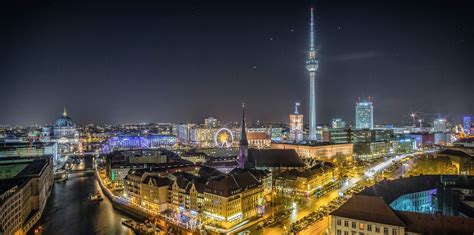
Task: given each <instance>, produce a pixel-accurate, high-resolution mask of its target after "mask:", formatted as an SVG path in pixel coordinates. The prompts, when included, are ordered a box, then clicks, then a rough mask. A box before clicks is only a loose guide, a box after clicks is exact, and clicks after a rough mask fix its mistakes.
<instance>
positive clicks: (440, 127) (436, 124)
mask: <svg viewBox="0 0 474 235" xmlns="http://www.w3.org/2000/svg"><path fill="white" fill-rule="evenodd" d="M433 132H443V133H444V132H446V119H443V118H439V119H436V120H434V121H433Z"/></svg>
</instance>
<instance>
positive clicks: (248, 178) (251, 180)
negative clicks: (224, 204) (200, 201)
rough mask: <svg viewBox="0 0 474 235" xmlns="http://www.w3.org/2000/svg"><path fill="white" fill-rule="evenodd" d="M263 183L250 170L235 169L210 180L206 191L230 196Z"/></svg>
mask: <svg viewBox="0 0 474 235" xmlns="http://www.w3.org/2000/svg"><path fill="white" fill-rule="evenodd" d="M261 185H262V183H261V182H260V181H259V180H258V179H257V178H256V177H255V176H254V175H253V174H252V173H251V172H250V171H248V170H244V171H234V172H233V173H230V174H227V175H224V176H221V177H216V178H213V179H211V180H209V181H208V183H207V184H206V189H205V191H206V192H208V193H213V194H217V195H220V196H223V197H229V196H232V195H235V194H237V193H240V192H241V191H245V190H248V189H250V188H255V187H259V186H261Z"/></svg>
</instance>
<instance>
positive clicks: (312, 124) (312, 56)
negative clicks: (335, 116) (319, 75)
mask: <svg viewBox="0 0 474 235" xmlns="http://www.w3.org/2000/svg"><path fill="white" fill-rule="evenodd" d="M314 41H315V39H314V15H313V8H311V23H310V43H309V55H308V60H307V61H306V69H307V70H308V71H309V140H313V141H316V140H317V134H316V94H315V92H316V91H315V89H316V88H315V83H316V81H315V80H316V71H317V70H318V67H319V61H318V60H317V59H316V47H315V45H314V44H315V43H314Z"/></svg>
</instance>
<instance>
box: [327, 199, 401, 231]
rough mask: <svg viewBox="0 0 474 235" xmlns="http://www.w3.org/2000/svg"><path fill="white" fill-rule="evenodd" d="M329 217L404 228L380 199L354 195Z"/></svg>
mask: <svg viewBox="0 0 474 235" xmlns="http://www.w3.org/2000/svg"><path fill="white" fill-rule="evenodd" d="M331 215H334V216H340V217H344V218H351V219H358V220H363V221H370V222H375V223H381V224H389V225H395V226H401V227H404V226H405V223H403V221H401V220H400V218H398V217H397V215H396V214H395V212H394V211H393V210H392V208H390V207H389V206H388V205H387V203H385V201H384V200H383V199H382V198H381V197H372V196H365V195H354V196H353V197H351V198H350V199H349V200H348V201H347V202H346V203H345V204H344V205H342V206H341V207H339V208H338V209H336V210H335V211H333V212H332V213H331Z"/></svg>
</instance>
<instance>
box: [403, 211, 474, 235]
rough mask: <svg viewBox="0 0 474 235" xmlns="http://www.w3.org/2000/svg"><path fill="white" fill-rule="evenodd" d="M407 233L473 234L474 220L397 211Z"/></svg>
mask: <svg viewBox="0 0 474 235" xmlns="http://www.w3.org/2000/svg"><path fill="white" fill-rule="evenodd" d="M395 214H396V215H397V216H398V217H399V218H400V219H401V220H402V221H403V222H404V223H405V224H406V231H409V232H415V233H421V234H472V233H473V230H474V219H472V218H464V217H455V216H444V215H435V214H425V213H415V212H408V211H395Z"/></svg>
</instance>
